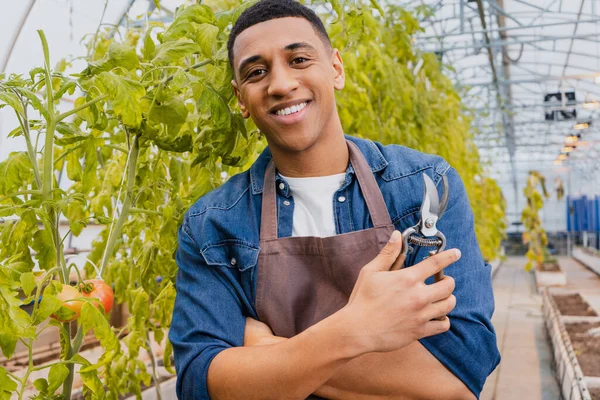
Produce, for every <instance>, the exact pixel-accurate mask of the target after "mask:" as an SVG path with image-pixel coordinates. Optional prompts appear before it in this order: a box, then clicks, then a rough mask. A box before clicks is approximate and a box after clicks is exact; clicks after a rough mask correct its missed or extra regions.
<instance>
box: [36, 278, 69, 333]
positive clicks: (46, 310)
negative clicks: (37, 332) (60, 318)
mask: <svg viewBox="0 0 600 400" xmlns="http://www.w3.org/2000/svg"><path fill="white" fill-rule="evenodd" d="M49 287H50V286H46V288H45V289H44V293H43V294H42V301H41V302H40V304H39V307H38V309H37V310H36V312H35V314H34V315H32V317H33V323H34V324H35V325H37V324H39V323H41V322H42V321H45V320H46V318H48V317H49V316H50V315H52V314H54V313H56V312H57V311H58V310H60V308H61V307H62V302H61V301H60V300H59V299H57V298H56V296H54V294H51V293H52V291H53V290H52V289H48V288H49ZM71 316H72V315H71Z"/></svg>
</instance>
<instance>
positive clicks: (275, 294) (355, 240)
mask: <svg viewBox="0 0 600 400" xmlns="http://www.w3.org/2000/svg"><path fill="white" fill-rule="evenodd" d="M346 143H347V144H348V150H349V152H350V162H351V163H352V166H353V167H354V170H355V173H356V177H357V178H358V183H359V185H360V188H361V191H362V193H363V197H364V198H365V201H366V203H367V207H368V209H369V214H370V215H371V219H372V221H373V226H374V227H373V228H370V229H365V230H361V231H355V232H349V233H344V234H341V235H336V236H329V237H324V238H320V237H312V236H309V237H287V238H281V239H278V238H277V207H276V205H277V203H276V193H275V164H274V163H273V160H271V162H270V163H269V165H268V166H267V170H266V172H265V182H264V192H263V197H262V215H261V223H260V253H259V256H258V282H257V289H256V309H257V313H258V317H259V318H260V320H261V321H262V322H264V323H266V324H267V325H269V326H270V327H271V329H272V330H273V333H275V335H277V336H283V337H288V338H289V337H292V336H295V335H297V334H298V333H300V332H302V331H304V330H305V329H307V328H308V327H310V326H312V325H314V324H316V323H317V322H319V321H321V320H323V319H324V318H326V317H328V316H330V315H331V314H333V313H335V312H337V311H339V310H340V309H341V308H342V307H344V306H345V305H346V304H347V303H348V299H349V298H350V294H351V293H352V289H353V288H354V284H355V283H356V280H357V279H358V274H359V272H360V270H361V268H362V267H363V266H364V265H365V264H367V263H369V262H370V261H371V260H373V258H375V256H377V254H379V252H380V250H381V249H382V248H383V247H384V246H385V244H386V243H387V242H388V240H389V237H390V235H391V234H392V232H393V231H394V225H393V224H392V221H391V219H390V215H389V213H388V210H387V207H386V205H385V202H384V200H383V196H382V195H381V191H380V190H379V186H378V185H377V182H376V181H375V177H374V176H373V173H372V172H371V169H370V168H369V165H368V164H367V161H366V160H365V158H364V156H363V155H362V153H361V152H360V150H359V149H358V147H357V146H356V145H355V144H354V143H352V142H350V141H348V140H346Z"/></svg>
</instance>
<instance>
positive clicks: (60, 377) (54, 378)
mask: <svg viewBox="0 0 600 400" xmlns="http://www.w3.org/2000/svg"><path fill="white" fill-rule="evenodd" d="M68 375H69V369H68V368H67V367H66V366H65V365H64V364H60V363H58V364H54V365H53V366H51V367H50V372H48V392H49V393H54V391H55V390H56V389H58V388H59V387H60V385H62V384H63V382H64V381H65V379H67V376H68Z"/></svg>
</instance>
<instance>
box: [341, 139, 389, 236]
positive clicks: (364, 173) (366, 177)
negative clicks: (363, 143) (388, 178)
mask: <svg viewBox="0 0 600 400" xmlns="http://www.w3.org/2000/svg"><path fill="white" fill-rule="evenodd" d="M346 143H347V144H348V149H349V150H350V162H351V163H352V166H353V167H354V172H355V173H356V177H357V178H358V183H359V185H360V190H361V192H362V194H363V197H364V198H365V202H366V203H367V208H368V209H369V214H370V215H371V220H372V221H373V226H374V227H380V226H389V225H392V219H391V218H390V213H389V212H388V209H387V206H386V205H385V201H384V200H383V195H382V194H381V190H380V189H379V185H378V184H377V181H376V180H375V175H373V173H372V172H371V168H370V167H369V164H367V160H366V159H365V156H363V154H362V153H361V152H360V150H359V148H358V146H356V145H355V144H354V143H352V142H351V141H349V140H346Z"/></svg>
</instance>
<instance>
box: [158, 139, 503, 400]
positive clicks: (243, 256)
mask: <svg viewBox="0 0 600 400" xmlns="http://www.w3.org/2000/svg"><path fill="white" fill-rule="evenodd" d="M346 138H347V139H348V140H351V141H352V142H354V143H355V144H356V145H357V146H358V148H359V149H360V150H361V152H362V153H363V155H364V156H365V158H366V160H367V163H368V164H369V166H370V167H371V171H372V172H373V174H374V175H375V178H376V181H377V183H378V185H379V187H380V189H381V192H382V194H383V198H384V200H385V202H386V204H387V208H388V211H389V214H390V217H391V218H392V223H393V224H394V226H395V227H396V229H398V230H400V231H403V230H404V229H406V228H407V227H409V226H413V225H415V224H416V223H417V220H418V219H419V208H420V206H421V201H422V197H423V178H422V177H421V174H423V173H426V174H427V175H429V176H430V177H431V178H432V179H433V181H434V182H435V184H436V185H437V186H438V191H440V193H441V189H440V181H441V177H442V175H446V176H447V177H448V180H449V185H450V197H449V203H448V208H447V210H446V212H445V214H444V215H443V216H442V218H441V219H440V220H439V222H438V225H437V226H438V229H439V230H440V231H442V232H443V233H444V234H445V235H446V238H447V248H459V249H460V250H461V252H462V257H461V259H460V260H459V261H457V262H456V263H454V264H452V265H451V266H449V267H448V268H446V270H445V271H446V274H447V275H450V276H452V277H453V278H454V279H455V281H456V289H455V291H454V295H455V296H456V299H457V304H456V308H455V309H454V310H453V311H452V312H451V313H450V314H449V317H450V320H451V328H450V330H449V331H448V332H445V333H443V334H440V335H437V336H432V337H428V338H424V339H421V343H422V344H423V345H424V346H425V347H426V348H427V349H428V350H429V351H430V352H431V353H432V354H433V355H434V356H435V357H436V358H437V359H438V360H440V361H441V362H442V363H443V364H444V365H445V366H446V367H447V368H448V369H449V370H450V371H452V372H453V373H454V374H455V375H456V376H457V377H458V378H459V379H461V380H462V381H463V382H464V383H465V385H466V386H467V387H468V388H469V389H470V390H471V391H472V392H473V393H474V394H475V395H477V396H479V393H480V392H481V389H482V387H483V384H484V382H485V379H486V377H487V376H488V375H489V374H490V373H491V372H492V371H493V370H494V368H495V367H496V366H497V365H498V363H499V362H500V354H499V352H498V348H497V345H496V334H495V331H494V328H493V326H492V324H491V321H490V320H491V317H492V313H493V311H494V298H493V292H492V285H491V274H490V266H489V264H486V263H485V262H484V260H483V258H482V256H481V252H480V250H479V246H478V244H477V239H476V237H475V231H474V227H473V213H472V211H471V207H470V205H469V200H468V198H467V194H466V192H465V189H464V186H463V183H462V181H461V178H460V177H459V175H458V173H457V172H456V171H455V170H454V169H453V168H452V167H450V165H448V163H447V162H446V161H445V160H444V159H442V158H441V157H438V156H434V155H428V154H424V153H420V152H418V151H415V150H411V149H409V148H406V147H403V146H398V145H389V146H383V145H382V144H380V143H375V142H372V141H369V140H364V139H359V138H356V137H352V136H346ZM271 158H272V156H271V153H270V151H269V149H268V148H267V149H265V151H264V152H263V153H262V154H261V155H260V157H259V158H258V159H257V160H256V162H255V163H254V164H253V165H252V167H251V168H250V169H249V170H247V171H245V172H243V173H241V174H238V175H235V176H233V177H231V178H230V179H229V181H227V182H226V183H225V184H224V185H222V186H221V187H219V188H217V189H215V190H213V191H212V192H210V193H208V194H206V195H205V196H203V197H202V198H200V199H199V200H198V201H197V202H196V203H195V204H194V205H193V206H192V207H191V208H190V209H189V210H188V212H187V213H186V215H185V218H184V221H183V224H182V225H181V227H180V229H179V248H178V251H177V264H178V266H179V272H178V275H177V282H176V284H177V298H176V301H175V309H174V311H173V322H172V325H171V330H170V332H169V339H170V340H171V343H172V344H173V349H174V356H175V366H176V370H177V376H178V381H177V395H178V397H179V398H180V399H186V400H187V399H208V398H209V396H208V390H207V383H206V378H207V372H208V367H209V364H210V363H211V361H212V360H213V358H214V357H215V356H216V355H217V354H218V353H219V352H220V351H222V350H225V349H227V348H230V347H235V346H243V344H244V328H245V323H246V321H245V318H246V316H249V317H252V318H255V319H258V316H257V314H256V309H255V297H256V278H257V269H258V268H257V260H258V253H259V251H260V248H259V229H260V215H261V204H262V197H261V196H262V191H263V184H264V182H263V181H264V173H265V169H266V167H267V164H268V163H269V161H270V160H271ZM276 181H277V214H278V236H279V237H280V238H283V237H289V236H291V235H292V219H293V211H294V199H293V198H292V196H291V195H290V190H289V186H288V184H287V183H286V182H285V180H283V178H281V176H279V175H277V178H276ZM341 196H343V197H345V201H342V202H340V201H339V200H338V198H340V197H341ZM286 200H287V201H286ZM284 201H285V203H284ZM332 201H333V202H334V214H335V215H334V218H335V226H336V232H337V234H342V233H347V232H352V231H357V230H362V229H367V228H371V227H372V226H373V224H372V222H371V218H370V216H369V213H368V210H367V206H366V203H365V201H364V199H363V196H362V193H361V191H360V188H359V185H358V183H357V180H356V177H355V174H354V169H353V168H352V165H349V166H348V168H347V170H346V180H345V182H344V184H343V185H342V187H341V188H340V189H339V190H338V191H337V192H336V193H335V194H334V196H333V199H332ZM426 256H427V249H425V248H423V249H421V250H419V251H415V252H414V253H413V254H411V255H409V257H408V258H407V260H406V262H405V265H406V266H407V267H408V266H411V265H414V264H415V263H418V262H420V261H421V260H422V259H423V258H424V257H426ZM430 281H431V279H430ZM428 283H431V282H428Z"/></svg>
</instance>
